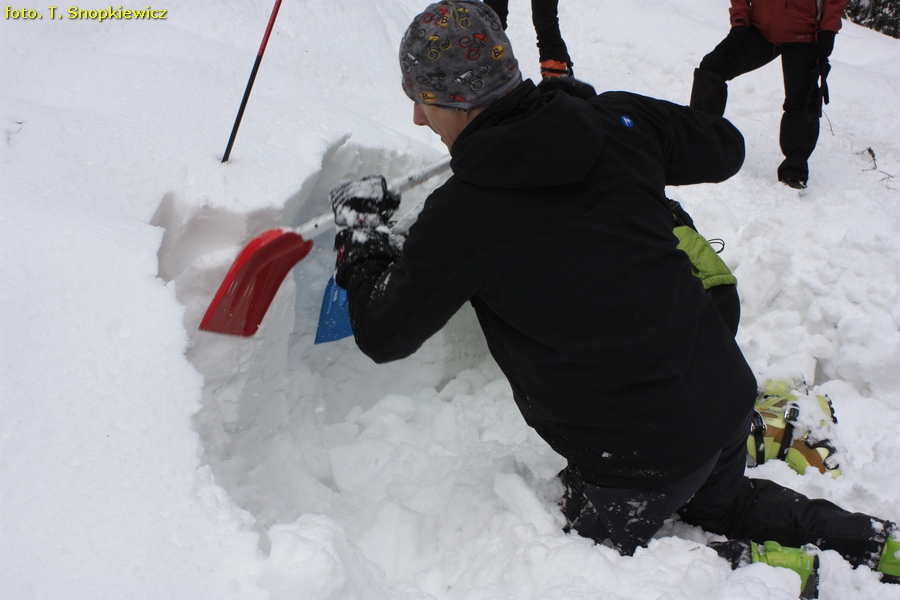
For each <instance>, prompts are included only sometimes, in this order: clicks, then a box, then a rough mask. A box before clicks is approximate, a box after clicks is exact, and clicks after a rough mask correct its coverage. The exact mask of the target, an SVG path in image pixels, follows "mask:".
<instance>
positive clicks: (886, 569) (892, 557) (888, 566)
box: [878, 529, 900, 584]
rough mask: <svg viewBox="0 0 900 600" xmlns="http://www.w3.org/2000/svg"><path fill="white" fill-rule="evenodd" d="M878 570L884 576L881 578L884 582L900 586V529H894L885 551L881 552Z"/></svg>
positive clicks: (885, 544) (888, 538)
mask: <svg viewBox="0 0 900 600" xmlns="http://www.w3.org/2000/svg"><path fill="white" fill-rule="evenodd" d="M878 570H879V571H880V572H881V573H882V574H883V575H882V577H881V580H882V581H883V582H885V583H896V584H900V529H894V531H892V532H891V533H890V534H888V536H887V540H885V542H884V550H882V551H881V560H880V561H879V562H878Z"/></svg>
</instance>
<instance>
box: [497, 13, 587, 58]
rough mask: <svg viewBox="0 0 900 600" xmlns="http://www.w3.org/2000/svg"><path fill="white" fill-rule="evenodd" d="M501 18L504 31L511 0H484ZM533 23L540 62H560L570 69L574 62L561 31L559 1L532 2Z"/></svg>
mask: <svg viewBox="0 0 900 600" xmlns="http://www.w3.org/2000/svg"><path fill="white" fill-rule="evenodd" d="M484 3H485V4H487V5H488V6H490V7H491V9H492V10H493V11H494V12H495V13H497V16H498V17H500V22H501V23H502V24H503V29H504V30H505V29H506V18H507V17H508V16H509V0H484ZM531 22H532V23H533V24H534V32H535V33H536V34H537V47H538V54H539V60H540V61H541V62H544V61H545V60H558V61H560V62H564V63H566V64H567V65H569V66H570V67H571V66H572V60H571V59H570V58H569V51H568V49H567V48H566V42H565V41H564V40H563V38H562V33H560V30H559V0H531Z"/></svg>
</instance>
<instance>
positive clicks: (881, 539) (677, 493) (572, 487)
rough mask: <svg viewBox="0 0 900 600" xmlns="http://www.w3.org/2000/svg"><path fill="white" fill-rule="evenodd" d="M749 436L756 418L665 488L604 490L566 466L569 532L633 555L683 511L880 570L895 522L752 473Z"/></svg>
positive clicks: (689, 517)
mask: <svg viewBox="0 0 900 600" xmlns="http://www.w3.org/2000/svg"><path fill="white" fill-rule="evenodd" d="M749 433H750V415H748V416H747V420H746V421H745V422H744V423H743V424H742V425H741V427H740V428H738V430H737V431H736V432H735V434H734V435H733V436H732V438H731V439H730V440H729V441H728V443H727V444H726V445H725V447H723V448H722V450H721V451H719V452H718V453H716V455H715V456H713V457H712V458H711V459H710V460H709V461H707V463H706V464H704V465H703V466H702V467H700V468H699V469H697V470H696V471H695V472H694V473H692V474H690V475H688V476H687V477H685V478H684V479H682V480H680V481H677V482H675V483H673V484H670V485H666V486H662V487H660V488H658V489H625V488H612V487H605V486H601V485H597V484H595V483H591V482H590V480H589V479H588V478H587V477H586V473H584V472H582V471H580V470H579V469H578V468H577V467H573V466H572V465H570V466H568V467H566V468H565V469H564V470H563V471H562V472H561V473H560V479H562V481H563V483H564V484H565V485H566V495H565V497H564V505H563V514H564V515H565V516H566V519H567V520H568V527H567V530H574V531H576V532H577V533H578V534H579V535H582V536H584V537H589V538H592V539H593V540H594V541H596V542H597V543H603V542H604V541H606V540H609V541H610V542H611V543H612V545H613V547H614V548H616V549H617V550H618V551H619V552H620V553H622V554H626V555H631V554H633V553H634V551H635V550H636V549H637V548H638V547H639V546H644V545H646V543H647V542H648V541H649V540H650V538H651V537H652V536H653V534H655V533H656V532H657V531H659V528H660V527H661V526H662V525H663V522H664V521H665V520H666V519H669V518H671V517H672V516H673V515H675V514H678V515H680V516H681V519H682V520H683V521H685V522H686V523H689V524H691V525H696V526H699V527H702V528H703V529H705V530H706V531H709V532H711V533H716V534H719V535H724V536H726V537H728V538H730V539H745V540H752V541H754V542H758V543H762V542H765V541H776V542H778V543H780V544H781V545H783V546H790V547H798V546H801V545H804V544H815V545H816V546H818V547H819V548H821V549H823V550H835V551H837V552H838V553H840V554H841V555H842V556H843V557H844V558H845V559H847V560H848V561H849V562H850V563H851V564H853V565H854V566H859V565H866V566H868V567H870V568H872V569H874V568H875V567H876V566H877V565H878V561H879V559H880V555H881V551H882V549H883V547H884V543H885V540H886V536H887V535H888V533H889V531H890V529H891V527H892V524H891V523H889V522H887V521H884V520H882V519H877V518H875V517H871V516H869V515H865V514H862V513H851V512H848V511H846V510H844V509H842V508H840V507H838V506H837V505H835V504H833V503H831V502H829V501H827V500H814V499H810V498H807V497H806V496H803V495H802V494H798V493H797V492H794V491H793V490H790V489H788V488H785V487H783V486H781V485H778V484H777V483H774V482H772V481H768V480H765V479H750V478H748V477H746V476H745V475H744V468H745V466H746V461H747V436H748V435H749ZM661 451H662V450H661Z"/></svg>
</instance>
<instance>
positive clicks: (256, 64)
mask: <svg viewBox="0 0 900 600" xmlns="http://www.w3.org/2000/svg"><path fill="white" fill-rule="evenodd" d="M279 7H281V0H275V8H273V9H272V16H271V17H269V26H268V27H266V35H264V36H263V40H262V44H260V45H259V52H257V54H256V61H255V62H254V63H253V71H251V72H250V80H249V81H247V89H245V90H244V98H243V99H242V100H241V107H240V108H239V109H238V114H237V117H236V118H235V119H234V127H233V128H232V129H231V137H230V138H229V139H228V146H227V147H226V148H225V156H223V157H222V162H223V163H224V162H228V157H229V156H231V147H232V146H233V145H234V138H235V137H236V136H237V131H238V127H240V125H241V117H243V116H244V109H245V108H246V107H247V99H248V98H249V97H250V89H251V88H252V87H253V81H254V80H255V79H256V72H257V71H259V63H261V62H262V57H263V52H265V51H266V44H268V43H269V34H270V33H272V25H274V24H275V17H276V16H277V15H278V9H279Z"/></svg>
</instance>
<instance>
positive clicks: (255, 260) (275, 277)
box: [200, 229, 313, 337]
mask: <svg viewBox="0 0 900 600" xmlns="http://www.w3.org/2000/svg"><path fill="white" fill-rule="evenodd" d="M312 247H313V243H312V240H304V239H303V237H302V236H301V235H299V234H297V233H295V232H292V231H286V230H283V229H270V230H269V231H264V232H263V233H261V234H259V235H258V236H256V237H255V238H253V239H252V240H250V242H249V243H248V244H247V245H246V246H245V247H244V249H243V250H241V253H240V254H238V257H237V258H236V259H235V260H234V263H233V264H232V265H231V268H230V269H229V270H228V273H227V274H226V275H225V279H224V280H222V285H220V286H219V290H218V291H217V292H216V295H215V296H214V297H213V300H212V302H210V304H209V308H207V309H206V314H205V315H204V316H203V320H201V321H200V329H202V330H204V331H211V332H213V333H224V334H228V335H239V336H242V337H249V336H251V335H253V334H254V333H256V330H257V329H259V325H260V323H262V319H263V317H264V316H265V315H266V311H267V310H268V309H269V305H270V304H271V303H272V299H273V298H274V297H275V293H276V292H277V291H278V288H279V287H281V282H282V281H284V278H285V276H287V274H288V272H289V271H290V270H291V269H293V268H294V265H296V264H297V263H298V262H300V261H301V260H303V258H304V257H305V256H306V255H307V254H309V251H310V250H312Z"/></svg>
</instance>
